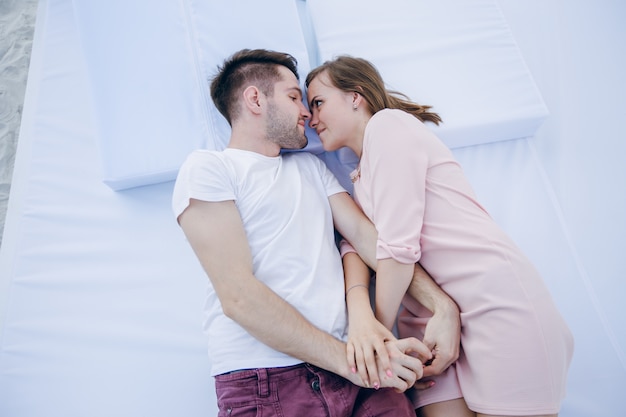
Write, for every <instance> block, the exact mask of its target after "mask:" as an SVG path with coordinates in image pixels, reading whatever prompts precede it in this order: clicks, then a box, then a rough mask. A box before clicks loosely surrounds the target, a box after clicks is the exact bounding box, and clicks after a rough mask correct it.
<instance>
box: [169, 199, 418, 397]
mask: <svg viewBox="0 0 626 417" xmlns="http://www.w3.org/2000/svg"><path fill="white" fill-rule="evenodd" d="M179 223H180V225H181V227H182V229H183V231H184V232H185V235H186V236H187V239H188V241H189V243H190V244H191V247H192V248H193V250H194V252H195V253H196V256H197V257H198V259H199V260H200V263H201V264H202V266H203V268H204V270H205V271H206V273H207V275H208V276H209V277H210V280H211V283H212V284H213V287H214V288H215V291H216V293H217V296H218V298H219V299H220V303H221V305H222V309H223V311H224V314H226V315H227V316H228V317H229V318H231V319H232V320H234V321H235V322H237V323H238V324H239V325H241V326H242V327H243V328H244V329H246V331H247V332H249V333H250V334H251V335H252V336H254V337H255V338H257V339H258V340H260V341H261V342H263V343H265V344H266V345H268V346H270V347H271V348H273V349H276V350H278V351H280V352H283V353H285V354H288V355H290V356H293V357H295V358H298V359H300V360H302V361H304V362H308V363H311V364H314V365H316V366H319V367H320V368H323V369H326V370H328V371H330V372H333V373H336V374H338V375H340V376H342V377H344V378H346V379H348V380H350V381H352V382H353V383H355V384H357V385H360V386H364V383H363V381H361V379H360V378H359V376H358V375H357V374H353V373H351V372H349V366H348V363H347V360H346V345H345V343H343V342H341V341H339V340H337V339H335V338H334V337H332V336H331V335H330V334H328V333H326V332H323V331H321V330H320V329H318V328H317V327H315V326H314V325H312V324H311V323H310V322H309V321H308V320H306V318H305V317H304V316H302V315H301V314H300V313H299V312H298V311H297V310H296V309H295V308H294V307H293V306H291V305H290V304H289V303H287V302H286V301H285V300H283V299H282V298H281V297H280V296H278V295H277V294H276V293H274V292H273V291H272V290H271V289H270V288H269V287H267V286H266V285H265V284H263V283H262V282H261V281H259V280H258V279H257V278H256V277H255V276H254V274H253V269H252V256H251V253H250V248H249V246H248V241H247V238H246V234H245V230H244V228H243V224H242V221H241V217H240V215H239V211H238V210H237V207H236V206H235V204H234V202H233V201H224V202H204V201H199V200H195V199H192V200H191V202H190V205H189V207H187V209H186V210H185V211H184V212H183V213H182V214H181V216H180V217H179ZM411 359H414V358H410V357H407V358H399V359H398V360H397V361H396V363H395V366H401V365H399V364H401V363H405V364H407V366H409V364H412V362H411ZM412 366H415V364H412ZM406 385H407V383H406V382H405V381H403V380H400V379H399V378H395V379H393V380H392V379H388V380H386V381H385V384H384V386H391V387H394V388H397V389H401V390H404V389H406V388H407V387H406ZM411 385H412V383H411V384H409V385H408V386H411Z"/></svg>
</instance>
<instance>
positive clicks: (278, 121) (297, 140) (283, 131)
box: [267, 103, 309, 149]
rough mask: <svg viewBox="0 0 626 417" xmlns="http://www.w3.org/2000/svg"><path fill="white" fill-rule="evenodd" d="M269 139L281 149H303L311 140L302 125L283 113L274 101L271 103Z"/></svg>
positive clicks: (268, 128) (268, 127)
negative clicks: (301, 130)
mask: <svg viewBox="0 0 626 417" xmlns="http://www.w3.org/2000/svg"><path fill="white" fill-rule="evenodd" d="M268 109H269V117H268V119H269V121H268V126H267V139H268V140H269V141H270V142H273V143H275V144H277V145H278V146H280V148H281V149H302V148H304V147H305V146H306V145H307V143H308V142H309V141H308V139H307V137H306V135H304V133H300V125H298V124H295V125H294V123H293V120H291V118H290V117H288V116H287V115H285V114H284V113H281V112H280V111H279V110H278V107H277V106H275V105H274V104H273V103H270V104H269V107H268Z"/></svg>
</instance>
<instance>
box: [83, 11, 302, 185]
mask: <svg viewBox="0 0 626 417" xmlns="http://www.w3.org/2000/svg"><path fill="white" fill-rule="evenodd" d="M74 3H75V8H76V13H77V14H78V16H79V19H77V21H78V22H79V32H80V33H79V35H80V39H81V43H82V46H83V49H84V55H85V57H86V61H87V70H88V73H89V76H90V79H91V80H90V81H91V85H92V88H93V97H94V100H95V103H94V105H95V109H96V117H97V120H96V123H97V126H98V137H97V138H96V139H97V141H98V143H99V150H100V155H101V160H102V176H103V180H104V182H105V183H106V184H108V185H109V186H110V187H111V188H113V189H115V190H120V189H125V188H130V187H136V186H140V185H147V184H154V183H158V182H163V181H170V180H173V179H175V177H176V174H177V172H178V168H179V167H180V165H181V164H182V162H183V161H184V159H185V158H186V156H187V155H188V154H189V152H191V151H192V150H194V149H198V148H209V149H220V148H223V147H224V146H225V144H226V141H227V138H228V134H229V131H230V128H229V126H228V124H227V123H226V121H225V119H224V118H223V117H222V116H221V115H220V114H219V113H218V112H217V110H216V109H215V107H214V106H213V103H212V101H211V98H210V93H209V80H208V78H209V77H211V76H212V75H213V74H214V72H215V71H216V70H217V66H218V65H219V64H221V63H222V61H223V60H224V58H226V57H228V56H229V55H231V54H232V53H233V52H235V51H237V50H239V49H242V48H268V49H275V50H279V51H283V52H289V53H291V54H292V55H294V56H295V57H296V59H298V61H299V71H300V72H301V75H302V77H304V76H305V75H306V73H307V72H308V71H309V69H310V65H309V58H308V55H307V48H306V44H305V41H304V36H303V35H302V29H301V26H300V17H299V14H298V6H297V5H296V3H295V2H294V1H293V0H274V1H272V2H271V3H266V2H259V1H256V0H239V1H236V2H226V1H224V2H213V1H206V0H181V1H174V2H162V1H158V2H154V1H149V0H134V1H131V2H128V1H126V0H108V1H106V2H100V1H92V0H75V1H74Z"/></svg>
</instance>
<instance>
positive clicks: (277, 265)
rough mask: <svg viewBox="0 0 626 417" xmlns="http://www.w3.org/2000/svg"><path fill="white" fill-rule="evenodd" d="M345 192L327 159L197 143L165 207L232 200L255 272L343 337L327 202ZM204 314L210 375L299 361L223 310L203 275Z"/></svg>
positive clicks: (177, 210)
mask: <svg viewBox="0 0 626 417" xmlns="http://www.w3.org/2000/svg"><path fill="white" fill-rule="evenodd" d="M344 191H345V190H344V189H343V188H342V187H341V185H339V182H338V181H337V180H336V178H335V176H334V175H333V174H332V172H330V170H328V168H326V165H325V164H324V163H323V162H322V161H321V160H320V159H319V158H317V157H316V156H314V155H311V154H309V153H307V152H295V153H288V154H284V155H281V156H277V157H267V156H264V155H261V154H258V153H255V152H249V151H244V150H238V149H230V148H227V149H226V150H224V151H221V152H218V151H207V150H198V151H194V152H193V153H191V154H190V155H189V157H188V158H187V160H186V161H185V163H184V164H183V165H182V167H181V169H180V171H179V174H178V178H177V180H176V185H175V187H174V194H173V201H172V206H173V210H174V214H175V215H176V218H178V216H179V215H180V214H181V213H182V212H183V211H184V210H185V208H187V206H188V204H189V199H191V198H194V199H197V200H203V201H227V200H234V202H235V204H236V206H237V208H238V209H239V213H240V214H241V218H242V220H243V224H244V228H245V231H246V234H247V238H248V243H249V245H250V250H251V253H252V261H253V268H254V275H255V276H256V278H257V279H259V280H260V281H262V282H264V283H265V284H266V285H267V286H269V287H270V288H271V289H272V290H273V291H274V292H276V293H277V294H278V295H279V296H281V297H282V298H284V299H285V300H286V301H287V302H289V303H290V304H291V305H292V306H294V307H295V308H296V309H297V310H298V311H300V312H301V313H302V314H303V315H304V317H306V318H307V319H308V320H309V321H310V322H311V323H313V324H314V325H315V326H317V327H318V328H320V329H321V330H324V331H326V332H328V333H330V334H331V335H333V336H335V337H336V338H338V339H341V340H344V339H345V335H346V330H347V317H346V308H345V301H344V281H343V269H342V265H341V258H340V256H339V252H338V250H337V247H336V245H335V238H334V229H333V221H332V213H331V210H330V205H329V202H328V197H329V196H331V195H333V194H336V193H339V192H344ZM205 313H206V316H207V317H206V322H205V330H206V332H207V333H208V344H209V357H210V359H211V363H212V368H211V374H212V375H218V374H221V373H224V372H229V371H234V370H238V369H249V368H272V367H280V366H289V365H294V364H297V363H300V362H302V361H301V360H298V359H296V358H293V357H290V356H288V355H285V354H283V353H281V352H278V351H276V350H274V349H271V348H269V347H268V346H266V345H264V344H263V343H261V342H259V341H258V340H256V339H255V338H254V337H252V336H251V335H250V334H248V333H247V332H246V331H245V330H244V329H243V328H242V327H240V326H239V325H238V324H237V323H235V322H234V321H233V320H231V319H229V318H228V317H226V316H225V315H224V313H223V311H222V308H221V305H220V302H219V299H218V298H217V295H216V293H215V291H214V289H213V287H212V286H211V284H210V281H209V291H208V295H207V300H206V304H205Z"/></svg>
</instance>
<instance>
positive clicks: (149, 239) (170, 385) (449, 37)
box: [0, 0, 626, 417]
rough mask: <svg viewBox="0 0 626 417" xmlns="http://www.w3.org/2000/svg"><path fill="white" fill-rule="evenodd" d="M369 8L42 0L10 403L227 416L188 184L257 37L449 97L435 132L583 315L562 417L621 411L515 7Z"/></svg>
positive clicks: (7, 299) (14, 210) (4, 405)
mask: <svg viewBox="0 0 626 417" xmlns="http://www.w3.org/2000/svg"><path fill="white" fill-rule="evenodd" d="M359 4H362V2H357V1H355V0H349V1H343V2H332V1H330V0H319V1H311V0H310V1H303V0H280V1H279V0H276V1H274V2H271V3H269V4H266V3H261V2H255V1H252V0H248V1H242V2H237V6H235V5H233V4H231V2H226V1H221V2H206V1H205V2H203V1H199V0H170V1H162V2H149V1H147V0H143V1H139V0H138V1H135V2H125V1H122V0H111V1H108V2H91V1H88V0H73V1H71V0H40V4H39V9H38V17H37V26H36V31H35V39H34V43H33V45H34V46H33V54H32V59H31V66H30V73H29V81H28V87H27V94H26V102H25V108H24V115H23V119H22V127H21V132H20V143H19V148H18V154H17V159H16V167H15V173H14V176H13V177H14V183H13V185H12V189H11V198H10V202H9V208H8V216H7V221H6V226H5V234H4V240H3V244H2V248H1V252H0V415H2V416H11V417H13V416H15V417H27V416H39V415H53V416H64V417H70V416H77V417H78V416H90V417H96V416H110V415H117V416H129V417H130V416H133V417H136V416H145V415H150V416H172V415H185V416H207V415H217V409H216V406H215V394H214V388H213V381H212V378H211V377H210V376H209V373H208V371H209V360H210V358H208V357H207V355H206V348H205V346H206V340H205V336H204V334H203V333H202V319H203V317H202V304H203V302H204V291H205V289H206V277H205V275H204V273H203V271H202V269H201V268H200V266H199V264H198V262H197V260H196V258H195V256H194V255H193V253H192V251H191V249H190V247H189V245H188V244H187V242H186V241H185V239H184V236H183V234H182V232H181V230H180V229H179V227H178V226H177V224H176V222H175V220H174V218H173V215H172V213H171V209H170V196H171V192H172V188H173V180H174V178H175V176H176V172H177V169H178V166H179V165H180V163H181V162H182V160H183V159H184V157H185V156H186V155H187V153H189V152H190V151H191V150H193V149H196V148H210V149H220V148H223V147H224V146H225V144H226V141H227V138H228V126H227V124H226V123H225V121H224V120H223V119H222V118H221V116H219V114H218V113H217V111H216V110H215V108H214V107H213V105H212V104H211V103H210V99H209V96H208V92H207V90H206V86H207V81H206V80H207V79H208V78H209V77H210V76H211V73H212V71H214V70H215V67H216V65H218V64H219V62H221V60H222V59H223V58H225V57H226V56H228V55H229V54H230V53H232V52H234V51H235V50H237V49H240V48H243V47H249V48H255V47H264V48H270V49H278V50H283V51H287V52H290V53H292V54H293V55H294V56H296V58H297V59H298V62H299V70H300V72H301V74H302V78H303V77H304V75H305V74H306V73H307V72H308V70H309V69H311V68H312V67H314V66H315V65H316V64H317V63H320V62H322V61H323V60H325V59H328V58H330V57H332V56H334V55H335V54H338V53H350V54H354V55H357V56H363V57H366V58H369V59H370V60H372V61H373V62H374V63H375V64H376V65H377V66H378V67H379V68H380V70H381V72H382V73H383V76H384V77H385V78H387V79H388V80H389V81H390V83H391V84H392V86H393V87H394V88H396V89H398V90H401V91H405V92H406V93H408V94H409V95H410V96H411V97H412V98H414V99H416V100H418V101H421V102H424V103H429V104H432V105H434V106H435V109H436V110H437V111H438V112H439V113H440V114H442V116H443V118H444V120H445V121H446V123H444V125H443V126H442V127H441V128H437V133H438V134H439V135H440V136H441V137H442V139H443V140H444V141H445V142H446V143H447V144H448V145H449V146H450V147H451V148H453V151H454V153H455V155H456V156H457V158H458V159H459V161H460V162H461V164H462V165H463V167H464V170H465V171H466V173H467V175H468V176H469V178H470V180H471V181H472V184H473V185H474V186H475V188H476V191H477V193H478V195H479V197H480V198H481V200H482V202H483V203H484V205H485V206H486V207H487V208H488V209H489V211H490V212H491V214H492V215H493V216H494V218H495V219H496V220H497V221H498V222H499V223H500V224H501V225H502V227H504V228H505V229H506V230H507V232H509V233H510V234H511V236H512V237H513V238H514V239H515V240H516V242H518V244H519V245H520V246H521V247H522V249H524V251H525V252H526V253H527V254H528V255H529V257H530V258H531V259H532V260H533V261H534V262H535V263H536V265H537V267H538V268H539V269H540V271H541V272H542V273H543V275H544V277H545V279H546V282H547V283H548V287H549V289H550V291H551V292H552V294H553V296H554V298H555V300H556V302H557V304H558V305H559V307H560V308H561V310H562V312H563V314H564V316H565V318H566V320H567V321H568V323H569V324H570V326H571V328H572V330H573V332H574V335H575V337H576V343H577V345H576V354H575V358H574V361H573V363H572V368H571V372H570V378H569V385H568V397H567V398H566V400H565V403H564V405H563V410H562V412H561V414H560V415H561V416H565V417H583V416H593V415H597V416H607V417H611V416H615V417H617V416H620V415H622V413H623V410H624V409H625V406H626V399H625V398H624V395H623V389H624V387H626V366H625V363H624V357H623V355H624V353H623V352H624V346H625V345H626V343H625V338H624V336H623V335H622V333H621V332H622V331H623V327H622V328H620V326H621V325H622V324H623V323H624V322H623V320H622V321H619V319H615V318H614V316H613V315H610V317H608V316H609V314H608V311H607V310H606V308H605V307H604V306H603V302H602V300H603V299H602V298H601V297H600V296H599V295H598V294H600V295H601V293H596V292H595V290H594V288H593V284H592V283H590V281H589V279H588V276H587V275H586V274H585V272H584V266H583V265H582V264H581V260H580V257H579V256H578V255H577V252H576V246H575V245H574V244H573V243H572V237H571V235H570V233H569V231H568V225H567V222H566V220H565V219H564V216H563V213H562V210H561V207H560V205H559V201H558V198H557V196H556V195H555V192H554V190H553V189H552V186H551V183H550V180H549V177H548V174H547V173H546V170H545V167H544V163H545V162H544V161H545V160H544V159H543V158H542V156H541V155H538V149H537V147H536V146H535V142H534V141H533V139H532V138H533V137H535V136H536V135H537V134H538V131H540V129H541V128H542V125H544V124H545V123H546V120H548V119H549V118H550V117H551V116H552V115H551V111H550V109H549V106H548V105H547V104H546V101H545V100H544V97H543V95H542V91H540V89H539V88H538V86H537V83H536V82H535V80H534V78H533V76H532V75H531V72H530V71H529V69H528V66H527V64H526V62H525V60H524V57H523V55H522V52H521V50H520V48H519V46H518V44H517V43H516V41H515V37H514V35H513V32H512V31H511V29H510V26H509V24H508V22H507V19H506V18H505V14H504V13H503V10H502V6H501V4H500V3H499V2H497V1H495V0H471V1H469V0H445V1H444V0H442V1H439V2H436V4H431V3H426V2H423V1H411V2H410V1H406V0H388V1H386V2H385V8H384V10H382V11H381V10H379V9H377V8H372V7H357V6H358V5H359ZM504 4H506V2H504ZM507 7H509V10H511V6H510V5H508V6H507ZM233 16H237V18H234V17H233ZM261 16H262V18H261ZM391 22H393V23H391ZM250 27H255V28H259V29H257V30H252V31H251V30H250V29H249V28H250ZM517 27H519V25H518V26H517ZM260 28H262V30H261V29H260ZM407 39H409V40H410V42H409V41H407ZM413 39H420V40H421V41H420V42H414V41H413ZM416 74H419V76H416ZM540 133H541V132H539V134H540ZM309 134H310V137H311V143H310V145H309V146H308V147H307V149H305V151H308V152H312V153H315V154H317V155H318V156H320V158H323V159H324V160H325V161H326V162H327V164H328V165H329V166H330V167H331V168H332V169H333V171H334V172H335V173H336V174H337V176H338V177H339V178H340V180H341V181H342V183H343V184H344V185H345V186H346V187H348V188H349V186H350V184H349V181H347V175H346V174H347V172H349V170H350V169H351V168H352V166H353V165H354V162H355V159H354V155H351V154H349V153H348V152H345V151H344V152H337V153H331V154H327V153H324V152H323V151H322V149H321V146H320V144H319V141H317V140H316V138H315V136H314V132H312V131H309ZM621 288H622V289H623V287H621ZM622 312H623V310H622ZM615 320H617V321H615ZM598 358H602V361H601V364H602V365H603V366H602V369H599V367H598V364H597V363H594V362H593V361H595V360H597V359H598ZM608 364H610V366H606V365H608ZM620 393H621V394H620Z"/></svg>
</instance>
